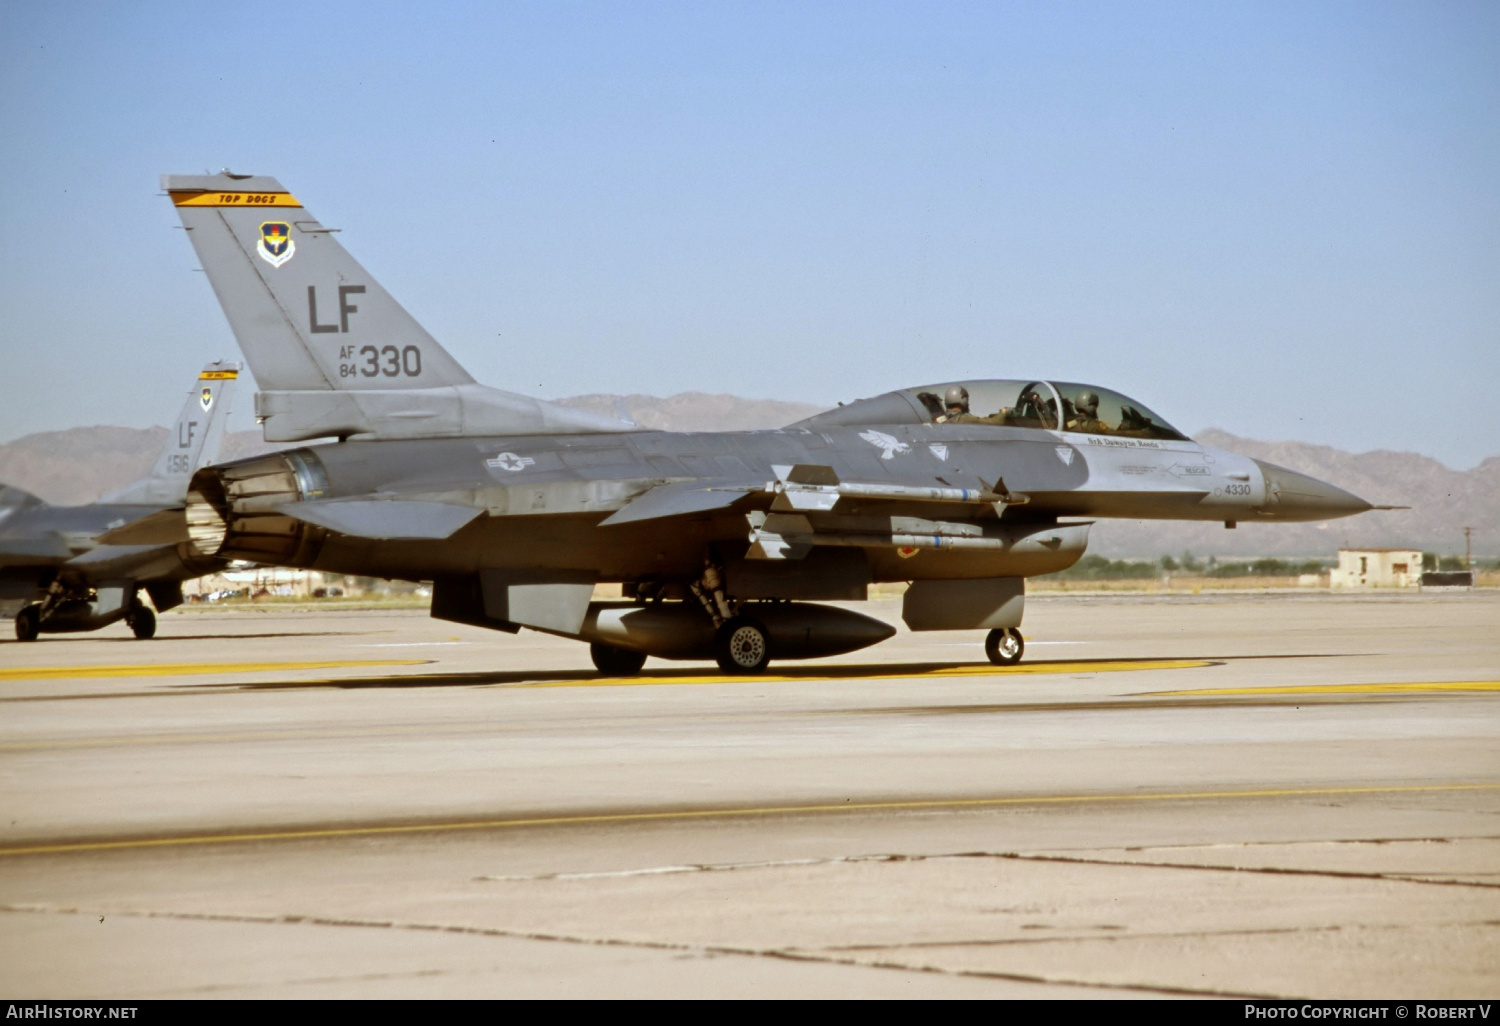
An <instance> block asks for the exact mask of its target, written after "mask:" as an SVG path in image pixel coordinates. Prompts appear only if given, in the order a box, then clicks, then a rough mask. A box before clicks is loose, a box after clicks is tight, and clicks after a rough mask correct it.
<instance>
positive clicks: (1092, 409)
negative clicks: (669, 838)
mask: <svg viewBox="0 0 1500 1026" xmlns="http://www.w3.org/2000/svg"><path fill="white" fill-rule="evenodd" d="M1073 406H1074V408H1075V409H1077V410H1078V411H1079V412H1080V413H1087V414H1088V415H1089V416H1090V417H1097V416H1099V396H1098V394H1097V393H1095V392H1079V393H1078V398H1077V399H1074V400H1073Z"/></svg>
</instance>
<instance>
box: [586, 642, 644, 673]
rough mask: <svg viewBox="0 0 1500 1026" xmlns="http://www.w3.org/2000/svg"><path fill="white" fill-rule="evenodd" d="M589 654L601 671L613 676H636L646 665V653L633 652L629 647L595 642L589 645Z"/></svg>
mask: <svg viewBox="0 0 1500 1026" xmlns="http://www.w3.org/2000/svg"><path fill="white" fill-rule="evenodd" d="M589 655H590V656H592V657H593V660H594V666H595V667H597V668H598V670H599V672H600V673H607V674H609V675H610V676H611V677H634V676H635V675H636V674H638V673H640V672H641V667H642V666H645V665H646V653H644V652H633V651H631V650H630V649H628V648H616V647H615V646H613V645H604V644H601V643H599V642H597V641H596V642H594V643H593V644H592V645H590V646H589Z"/></svg>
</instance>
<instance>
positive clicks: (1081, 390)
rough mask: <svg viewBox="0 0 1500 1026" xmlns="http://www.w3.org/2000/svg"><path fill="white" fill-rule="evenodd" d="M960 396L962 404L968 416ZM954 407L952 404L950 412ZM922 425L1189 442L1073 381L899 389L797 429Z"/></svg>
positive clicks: (1125, 402) (1132, 405) (1141, 408)
mask: <svg viewBox="0 0 1500 1026" xmlns="http://www.w3.org/2000/svg"><path fill="white" fill-rule="evenodd" d="M959 390H961V392H960V391H959ZM962 396H967V400H968V405H967V408H965V407H964V406H963V404H962ZM955 399H957V400H958V402H957V404H955V405H952V406H950V405H949V403H950V400H955ZM922 423H928V424H973V425H980V426H983V425H989V426H991V427H1012V428H1032V429H1036V430H1041V431H1071V432H1077V433H1081V434H1091V435H1113V436H1116V437H1123V438H1155V439H1164V440H1169V441H1181V442H1185V441H1188V440H1189V439H1188V437H1187V436H1186V435H1184V434H1183V433H1182V432H1181V431H1178V430H1177V429H1176V428H1174V427H1173V426H1172V425H1171V424H1169V423H1167V421H1166V420H1165V419H1164V418H1163V417H1161V416H1160V415H1158V414H1157V413H1156V412H1154V411H1153V410H1151V409H1149V408H1148V407H1147V406H1146V405H1145V404H1143V403H1140V402H1137V401H1136V400H1134V399H1131V398H1130V397H1129V396H1126V395H1122V394H1120V393H1119V392H1116V391H1114V390H1113V389H1108V388H1100V387H1099V386H1098V385H1085V384H1081V383H1079V382H1076V381H1042V380H1032V381H1026V380H1022V379H1015V380H995V379H981V380H975V381H946V382H943V383H941V384H936V385H919V386H917V387H915V388H903V389H898V390H897V391H895V392H886V393H885V394H884V395H878V396H874V397H873V398H870V399H860V400H858V401H857V402H852V403H850V404H849V405H847V406H840V407H839V408H838V409H834V410H829V411H828V412H826V413H820V414H818V415H817V416H816V417H810V418H808V419H807V420H805V421H803V422H801V424H799V425H798V426H805V427H813V426H816V425H824V426H829V427H832V426H835V425H854V424H922Z"/></svg>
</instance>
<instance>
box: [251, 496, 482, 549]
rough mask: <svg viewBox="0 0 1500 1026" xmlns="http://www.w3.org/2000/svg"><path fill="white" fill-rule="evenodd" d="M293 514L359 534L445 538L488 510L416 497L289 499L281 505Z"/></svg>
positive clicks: (305, 519) (355, 534) (352, 533)
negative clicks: (428, 500) (310, 500)
mask: <svg viewBox="0 0 1500 1026" xmlns="http://www.w3.org/2000/svg"><path fill="white" fill-rule="evenodd" d="M277 511H278V512H280V513H284V514H286V515H287V516H289V517H295V518H296V519H298V520H301V521H304V522H306V523H309V524H315V525H317V526H318V527H325V528H327V529H328V530H330V531H337V532H338V533H339V534H348V535H353V536H354V537H356V538H410V539H429V540H441V539H443V538H448V537H450V536H452V535H453V534H454V533H455V532H457V531H458V529H459V528H461V527H463V526H464V525H465V524H467V523H468V522H469V521H471V520H473V519H474V518H475V517H477V516H479V515H480V514H481V513H483V512H484V511H483V510H481V509H475V508H473V507H472V506H454V505H452V504H450V503H446V502H423V501H419V500H415V499H324V500H320V501H313V502H289V503H287V504H286V505H284V506H280V507H278V509H277Z"/></svg>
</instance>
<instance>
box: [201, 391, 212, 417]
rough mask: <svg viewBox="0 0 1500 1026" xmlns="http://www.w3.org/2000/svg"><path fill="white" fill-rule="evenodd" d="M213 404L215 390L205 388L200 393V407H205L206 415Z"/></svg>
mask: <svg viewBox="0 0 1500 1026" xmlns="http://www.w3.org/2000/svg"><path fill="white" fill-rule="evenodd" d="M213 404H214V390H213V389H211V388H208V387H206V386H205V387H204V389H203V391H202V392H199V393H198V405H199V406H201V407H203V412H204V413H207V412H208V408H209V407H210V406H212V405H213Z"/></svg>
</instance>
